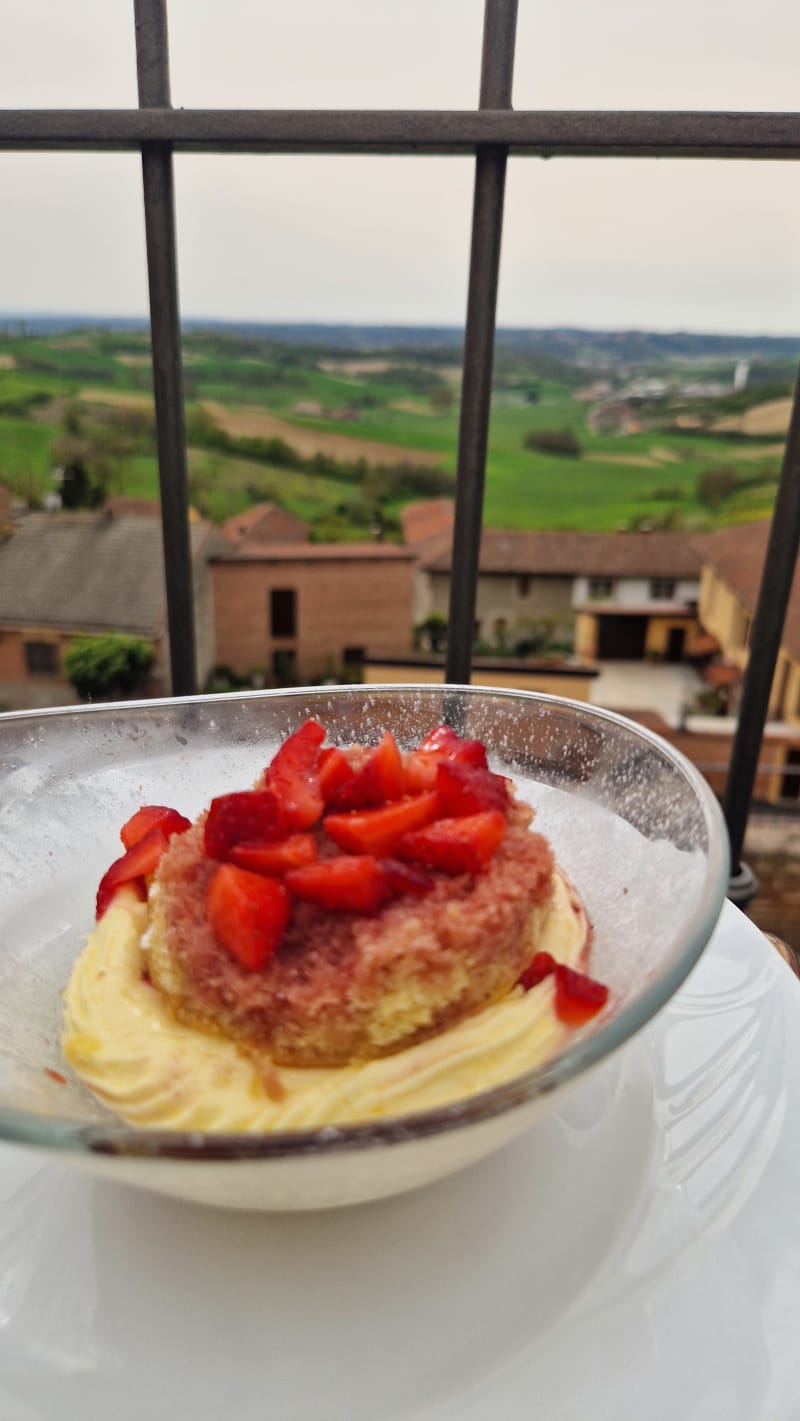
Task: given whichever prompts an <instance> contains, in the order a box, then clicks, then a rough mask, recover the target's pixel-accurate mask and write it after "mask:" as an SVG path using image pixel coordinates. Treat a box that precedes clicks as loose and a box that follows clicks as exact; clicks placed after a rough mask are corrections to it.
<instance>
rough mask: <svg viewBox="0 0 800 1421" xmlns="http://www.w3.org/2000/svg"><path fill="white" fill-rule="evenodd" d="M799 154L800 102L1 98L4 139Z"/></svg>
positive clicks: (129, 144)
mask: <svg viewBox="0 0 800 1421" xmlns="http://www.w3.org/2000/svg"><path fill="white" fill-rule="evenodd" d="M143 143H169V144H172V145H173V146H174V149H175V150H176V151H177V152H207V153H214V152H235V153H325V152H331V151H333V152H336V151H338V152H353V153H431V154H444V153H474V151H475V149H476V148H477V147H479V146H481V145H483V144H492V145H501V146H503V147H507V148H508V149H509V150H510V151H511V152H512V153H515V154H518V155H521V156H526V155H528V156H534V157H536V156H538V157H598V158H600V157H617V158H621V157H632V158H648V157H655V158H798V157H800V113H717V112H714V113H712V112H699V113H696V112H695V113H693V112H667V111H664V112H658V111H649V112H636V111H623V112H605V111H602V110H600V111H595V110H576V111H566V110H565V111H563V112H558V111H535V110H530V111H524V112H512V111H507V110H501V109H486V110H465V111H460V110H441V111H439V110H433V111H431V110H419V111H414V110H397V111H389V110H361V111H353V112H351V111H342V110H326V109H315V110H306V109H174V110H173V109H167V108H164V109H147V110H139V109H91V110H90V109H3V110H0V149H24V150H35V149H47V150H59V149H86V150H92V151H104V150H107V151H112V152H114V151H126V150H135V149H138V148H140V147H141V145H142V144H143Z"/></svg>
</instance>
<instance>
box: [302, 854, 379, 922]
mask: <svg viewBox="0 0 800 1421" xmlns="http://www.w3.org/2000/svg"><path fill="white" fill-rule="evenodd" d="M285 883H286V886H287V888H288V889H289V890H290V892H292V893H294V894H296V895H297V897H298V898H305V899H307V900H308V901H309V902H311V903H318V904H319V906H320V907H321V908H326V909H327V910H328V912H330V913H377V912H378V911H379V910H380V909H381V908H382V907H383V905H384V904H385V903H386V902H388V900H389V898H391V896H392V889H391V885H390V882H389V879H388V877H387V874H386V871H385V870H384V868H383V865H382V864H381V863H379V861H378V860H377V859H376V858H372V856H371V855H368V854H359V855H355V856H354V855H350V854H340V855H338V856H337V857H336V858H332V859H325V860H323V861H322V862H321V863H312V864H310V865H309V866H308V868H293V869H291V870H290V871H289V873H287V875H286V878H285Z"/></svg>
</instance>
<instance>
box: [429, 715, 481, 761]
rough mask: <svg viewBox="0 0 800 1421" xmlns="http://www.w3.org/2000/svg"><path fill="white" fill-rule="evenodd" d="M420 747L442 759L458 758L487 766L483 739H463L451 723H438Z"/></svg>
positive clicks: (458, 759)
mask: <svg viewBox="0 0 800 1421" xmlns="http://www.w3.org/2000/svg"><path fill="white" fill-rule="evenodd" d="M418 749H419V750H421V751H422V752H423V753H427V754H433V755H437V756H438V757H439V758H440V759H447V760H457V761H459V762H460V763H462V764H465V765H480V766H482V767H483V768H484V769H485V768H486V764H487V760H486V746H485V745H484V743H483V741H482V740H462V739H461V736H460V735H456V733H455V731H454V730H451V729H450V726H449V725H438V726H437V727H436V729H435V730H432V731H431V732H430V735H426V736H425V739H424V740H421V741H420V743H419V746H418Z"/></svg>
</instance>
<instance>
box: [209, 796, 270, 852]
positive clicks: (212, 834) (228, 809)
mask: <svg viewBox="0 0 800 1421" xmlns="http://www.w3.org/2000/svg"><path fill="white" fill-rule="evenodd" d="M285 833H286V816H285V813H284V809H283V805H282V804H281V802H280V800H279V799H278V796H277V795H276V794H275V793H274V792H273V791H272V790H271V789H247V790H240V791H237V792H235V793H234V794H221V795H219V796H218V797H217V798H216V799H212V801H211V805H210V808H209V811H208V815H207V817H206V823H205V829H204V840H203V842H204V845H205V851H206V853H207V854H208V857H209V858H211V859H223V860H224V859H227V858H228V856H229V855H230V851H231V849H232V848H233V846H234V844H257V843H271V842H272V841H273V840H275V839H282V838H283V836H284V835H285Z"/></svg>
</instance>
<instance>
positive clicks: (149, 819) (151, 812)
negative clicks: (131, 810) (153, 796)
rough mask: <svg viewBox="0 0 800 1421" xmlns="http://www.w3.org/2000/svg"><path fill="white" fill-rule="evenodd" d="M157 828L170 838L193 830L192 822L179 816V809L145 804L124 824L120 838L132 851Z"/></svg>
mask: <svg viewBox="0 0 800 1421" xmlns="http://www.w3.org/2000/svg"><path fill="white" fill-rule="evenodd" d="M156 827H157V828H159V829H163V831H164V833H165V834H166V835H167V836H168V837H169V836H170V835H172V834H185V833H186V830H187V829H191V827H192V821H191V820H190V819H187V818H186V817H185V815H183V814H179V813H178V811H177V809H168V808H167V807H166V805H164V804H143V805H142V807H141V809H137V811H136V813H135V814H132V815H131V817H130V819H128V821H127V822H126V823H125V824H123V826H122V828H121V829H120V834H119V836H120V838H121V840H122V842H123V844H124V845H125V848H126V849H132V848H133V845H134V844H138V842H139V840H140V839H143V838H144V836H145V834H149V832H150V830H151V829H155V828H156Z"/></svg>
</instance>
